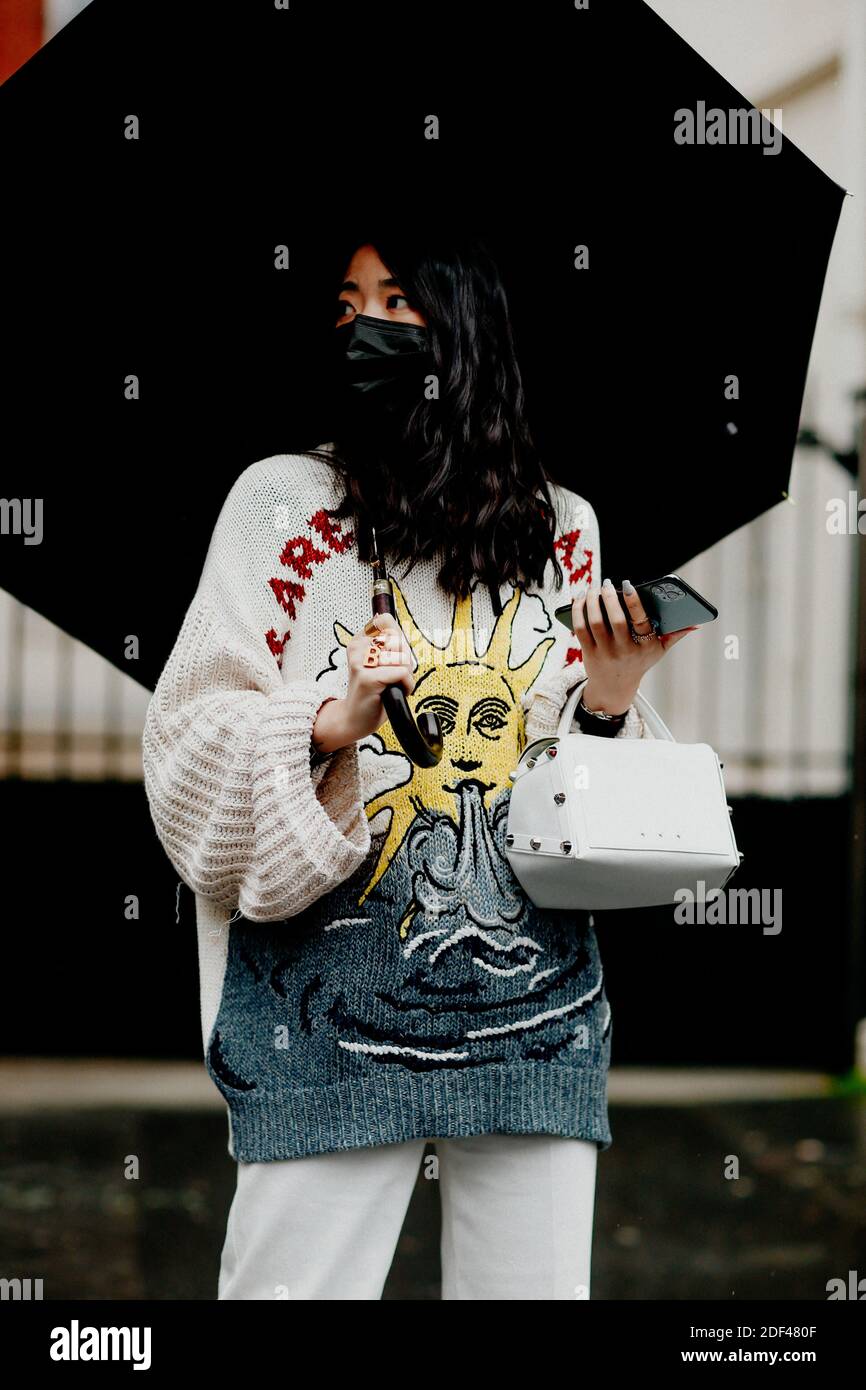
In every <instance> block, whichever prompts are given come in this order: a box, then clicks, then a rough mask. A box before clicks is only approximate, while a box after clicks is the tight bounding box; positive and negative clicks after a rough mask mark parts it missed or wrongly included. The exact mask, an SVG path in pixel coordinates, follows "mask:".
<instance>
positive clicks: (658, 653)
mask: <svg viewBox="0 0 866 1390" xmlns="http://www.w3.org/2000/svg"><path fill="white" fill-rule="evenodd" d="M623 599H624V601H625V607H623V604H622V602H621V601H620V597H619V594H618V593H617V592H616V589H615V588H614V587H613V585H612V584H611V582H610V580H609V579H606V580H605V581H604V584H603V585H602V586H601V588H599V586H598V585H597V584H596V585H593V586H592V588H591V589H590V591H589V593H588V594H587V595H586V597H585V598H583V599H577V598H576V599H575V600H574V602H573V603H572V605H571V622H572V630H573V632H574V635H575V637H577V639H578V641H579V642H580V650H581V654H582V656H583V664H584V667H585V669H586V674H587V677H588V679H587V682H586V685H585V686H584V693H583V703H584V704H585V705H586V708H587V709H598V710H603V711H604V713H605V714H624V713H625V711H626V710H627V709H628V707H629V705H630V704H632V702H633V700H634V697H635V695H636V694H637V691H638V686H639V685H640V683H641V680H642V679H643V676H644V674H645V673H646V672H647V671H648V670H649V669H650V667H651V666H655V664H656V662H657V661H661V659H662V657H663V656H664V654H665V652H666V651H668V649H669V648H670V647H672V646H673V645H674V644H675V643H676V642H679V641H680V639H681V638H683V637H685V635H686V633H687V632H694V631H696V628H695V627H683V628H680V629H679V631H677V632H668V633H666V634H665V635H664V636H659V635H658V634H656V636H654V637H652V638H650V640H649V641H647V642H635V641H634V639H633V638H632V635H631V630H632V627H633V628H634V630H635V632H636V633H637V634H638V635H639V636H640V635H643V634H644V633H649V632H652V631H653V626H652V623H651V622H650V620H649V618H648V617H647V615H646V611H645V609H644V606H643V604H642V603H641V601H640V595H639V594H638V592H637V590H636V589H635V588H633V586H632V585H631V584H630V583H629V581H628V580H627V579H624V580H623ZM602 610H604V613H606V614H607V617H608V619H609V622H610V627H611V630H610V631H608V628H607V627H606V626H605V621H604V616H603V611H602Z"/></svg>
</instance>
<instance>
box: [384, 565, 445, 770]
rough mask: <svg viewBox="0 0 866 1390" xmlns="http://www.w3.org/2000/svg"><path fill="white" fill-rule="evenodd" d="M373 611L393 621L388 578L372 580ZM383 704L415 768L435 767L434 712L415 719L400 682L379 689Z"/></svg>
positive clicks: (439, 742) (438, 737) (438, 736)
mask: <svg viewBox="0 0 866 1390" xmlns="http://www.w3.org/2000/svg"><path fill="white" fill-rule="evenodd" d="M373 612H374V614H375V613H390V614H391V617H392V618H394V620H395V621H396V619H397V612H396V607H395V604H394V591H393V589H392V588H391V581H390V579H377V580H376V582H375V583H374V586H373ZM382 704H383V705H384V707H385V713H386V714H387V716H388V722H389V723H390V725H391V728H392V729H393V730H394V733H395V734H396V736H397V740H398V742H399V744H400V746H401V748H402V749H403V752H404V753H405V754H406V757H407V758H410V759H411V761H412V762H413V763H415V764H416V766H417V767H435V766H436V764H437V763H438V762H439V760H440V758H441V757H442V753H443V737H442V729H441V728H440V725H439V720H438V719H437V718H436V715H435V714H433V713H432V712H431V711H429V710H425V711H424V712H422V713H421V714H419V716H418V718H417V720H416V718H415V716H414V715H413V713H412V711H411V709H410V708H409V701H408V700H407V699H406V692H405V690H404V689H403V687H402V686H400V685H387V686H386V687H385V689H384V690H383V691H382Z"/></svg>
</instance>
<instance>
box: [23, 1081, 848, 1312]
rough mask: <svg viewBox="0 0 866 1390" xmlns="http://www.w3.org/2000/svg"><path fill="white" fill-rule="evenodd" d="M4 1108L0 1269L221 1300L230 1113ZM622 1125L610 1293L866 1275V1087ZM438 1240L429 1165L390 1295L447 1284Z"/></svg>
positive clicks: (96, 1295)
mask: <svg viewBox="0 0 866 1390" xmlns="http://www.w3.org/2000/svg"><path fill="white" fill-rule="evenodd" d="M5 1111H6V1113H2V1114H0V1152H2V1166H0V1259H2V1269H0V1275H2V1276H5V1277H7V1278H9V1277H14V1276H15V1275H19V1276H21V1277H28V1276H29V1277H31V1278H42V1279H44V1297H45V1298H46V1299H137V1298H141V1299H204V1300H209V1299H213V1298H215V1292H216V1277H217V1270H218V1266H219V1257H220V1250H221V1247H222V1241H223V1234H224V1230H225V1220H226V1216H227V1213H228V1208H229V1204H230V1202H231V1197H232V1192H233V1190H234V1174H235V1167H234V1164H233V1162H232V1160H231V1158H230V1157H229V1155H228V1152H227V1150H226V1121H225V1116H224V1113H223V1111H222V1110H220V1109H213V1108H201V1109H194V1108H189V1107H184V1106H183V1105H170V1106H167V1107H166V1108H160V1106H159V1103H158V1099H157V1100H154V1099H153V1098H152V1099H151V1102H150V1104H149V1105H148V1106H147V1107H140V1108H135V1109H131V1108H128V1107H127V1108H124V1107H120V1106H113V1105H112V1106H108V1107H106V1108H90V1109H88V1108H75V1109H64V1108H60V1107H58V1106H55V1107H53V1108H46V1109H37V1110H30V1111H25V1110H24V1109H21V1110H18V1111H16V1110H15V1107H14V1104H13V1105H12V1106H11V1108H10V1106H9V1104H8V1099H7V1105H6V1106H5ZM610 1123H611V1130H612V1133H613V1139H614V1142H613V1146H612V1148H611V1149H609V1150H608V1151H607V1152H606V1153H603V1154H600V1155H599V1163H598V1187H597V1198H596V1214H595V1238H594V1245H593V1288H592V1294H593V1298H594V1299H678V1300H680V1299H686V1300H691V1299H726V1300H730V1299H758V1300H789V1299H806V1300H821V1301H824V1300H826V1298H827V1291H826V1286H827V1281H828V1280H829V1279H832V1278H844V1279H846V1280H847V1278H848V1271H849V1270H859V1271H860V1275H861V1276H863V1275H866V1098H864V1096H863V1095H860V1096H856V1095H855V1096H852V1097H848V1098H821V1097H807V1098H799V1099H779V1100H774V1101H767V1100H761V1101H755V1100H748V1101H725V1102H719V1101H717V1100H708V1101H707V1102H706V1103H702V1102H701V1101H700V1099H695V1098H694V1097H693V1098H692V1099H691V1100H690V1102H689V1103H687V1104H681V1105H670V1104H668V1105H658V1104H656V1105H640V1104H633V1103H631V1104H619V1105H617V1104H613V1103H612V1104H611V1107H610ZM429 1147H430V1151H432V1148H433V1146H432V1145H431V1146H429ZM136 1161H137V1163H138V1172H139V1176H138V1177H137V1178H133V1179H130V1178H128V1177H126V1176H125V1172H127V1171H129V1170H130V1165H131V1164H132V1163H134V1162H136ZM737 1171H738V1173H739V1176H737V1177H727V1176H726V1173H732V1172H737ZM438 1240H439V1206H438V1193H437V1184H436V1182H435V1181H431V1180H429V1179H425V1177H424V1176H423V1167H419V1178H418V1183H417V1186H416V1190H415V1194H414V1197H413V1200H412V1204H411V1206H410V1210H409V1213H408V1216H407V1219H406V1222H405V1225H404V1229H403V1233H402V1236H401V1238H400V1242H399V1245H398V1248H397V1251H396V1254H395V1259H394V1263H393V1266H392V1269H391V1273H390V1275H389V1278H388V1281H387V1284H386V1288H385V1295H384V1296H385V1298H386V1299H400V1300H408V1299H432V1300H437V1299H438V1298H439V1252H438Z"/></svg>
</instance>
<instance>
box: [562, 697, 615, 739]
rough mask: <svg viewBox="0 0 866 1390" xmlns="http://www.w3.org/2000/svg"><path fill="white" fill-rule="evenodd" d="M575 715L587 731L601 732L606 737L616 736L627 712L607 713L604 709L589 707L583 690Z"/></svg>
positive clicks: (582, 727)
mask: <svg viewBox="0 0 866 1390" xmlns="http://www.w3.org/2000/svg"><path fill="white" fill-rule="evenodd" d="M574 717H575V719H576V720H577V723H578V724H579V725H580V727H581V729H582V730H583V731H584V732H585V733H589V734H600V735H602V737H604V738H615V737H616V735H617V734H618V733H619V731H620V729H621V728H622V726H623V724H624V723H625V718H626V716H625V714H606V713H605V712H604V710H595V709H587V707H586V705H585V704H584V703H583V691H581V692H580V695H579V696H578V700H577V704H576V706H575V710H574Z"/></svg>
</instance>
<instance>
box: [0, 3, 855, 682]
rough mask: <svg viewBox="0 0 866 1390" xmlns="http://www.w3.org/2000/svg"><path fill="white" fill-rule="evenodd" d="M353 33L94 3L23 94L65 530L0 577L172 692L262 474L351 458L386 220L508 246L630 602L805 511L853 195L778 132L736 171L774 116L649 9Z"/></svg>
mask: <svg viewBox="0 0 866 1390" xmlns="http://www.w3.org/2000/svg"><path fill="white" fill-rule="evenodd" d="M357 18H358V14H357V10H356V9H355V8H350V7H344V6H339V5H336V4H329V3H326V2H325V0H319V3H317V4H316V5H315V6H311V7H309V8H307V9H305V8H303V7H301V6H292V7H291V8H290V9H289V10H277V9H275V8H273V7H271V8H270V9H269V8H268V7H267V6H263V7H249V8H248V9H247V10H243V11H242V10H240V9H237V8H235V9H234V11H233V13H232V14H231V15H230V16H223V14H222V13H221V12H220V11H219V10H217V11H216V12H211V11H210V10H209V11H208V13H207V19H206V21H204V20H203V19H202V17H201V15H200V14H199V13H198V12H196V13H195V14H194V15H193V14H191V15H189V16H184V15H183V14H182V13H180V12H178V10H177V8H176V7H172V6H169V5H163V4H150V5H147V6H139V7H134V6H117V5H113V4H111V3H109V0H95V3H93V4H91V5H90V6H89V7H88V8H87V9H85V10H84V11H83V12H82V13H81V14H80V15H79V16H78V17H77V18H76V19H75V20H74V21H73V22H72V23H71V24H70V25H69V26H68V27H67V28H66V29H65V30H63V31H61V33H60V34H59V35H57V37H56V38H55V39H53V40H52V42H51V43H49V44H48V45H47V46H46V47H45V48H44V49H43V50H42V51H41V52H40V53H39V54H37V55H36V57H34V58H33V59H32V60H31V62H29V63H27V64H26V65H25V66H24V67H23V68H21V69H20V70H19V71H18V72H16V73H15V74H14V75H13V76H12V78H10V79H9V81H8V82H7V83H6V84H5V86H4V88H3V89H2V92H0V122H2V132H3V138H4V144H5V145H6V146H7V151H6V155H7V157H6V160H5V163H6V172H5V174H4V184H5V193H6V206H7V218H6V226H5V229H4V236H5V239H6V248H5V256H4V261H5V264H6V265H7V266H12V267H13V268H14V273H13V279H14V284H13V285H12V287H11V290H10V291H9V300H8V303H7V305H6V310H7V312H6V315H5V329H6V343H7V345H11V346H12V347H13V349H14V355H13V363H12V370H11V371H10V372H9V373H8V374H7V376H6V379H5V384H4V401H3V409H4V419H5V424H6V437H7V442H6V451H5V452H6V467H5V469H4V485H3V492H4V494H5V495H6V496H7V497H9V498H33V497H40V498H42V499H43V507H44V538H43V540H42V543H41V544H40V545H38V546H29V547H28V546H25V545H24V544H23V541H22V539H21V538H20V537H16V536H4V537H3V538H2V545H0V566H2V568H0V583H2V584H3V585H4V586H5V587H6V588H7V589H9V590H10V591H11V592H12V593H14V594H16V595H18V596H19V597H20V598H22V599H23V600H25V601H26V602H28V603H29V604H31V605H32V606H33V607H35V608H37V609H38V610H40V611H42V612H43V613H44V614H46V615H47V616H48V617H49V618H51V619H53V620H54V621H56V622H58V623H60V624H61V625H62V626H63V627H64V628H65V629H66V630H67V631H69V632H71V633H73V634H74V635H76V636H78V637H80V638H82V639H83V640H84V641H85V642H87V643H88V644H90V645H91V646H92V647H94V648H96V649H97V650H99V651H100V652H102V653H104V654H105V655H106V656H107V657H108V658H109V659H110V660H112V661H114V662H116V663H117V664H118V665H119V666H121V667H122V669H124V670H127V671H128V670H130V669H131V668H130V664H129V663H128V662H127V661H126V660H125V657H124V644H125V641H126V638H127V636H128V635H129V634H136V635H137V636H138V638H139V640H140V643H141V649H140V659H139V661H138V662H137V663H136V664H135V667H134V673H135V674H136V675H137V676H138V678H139V679H140V680H142V681H143V682H144V683H145V684H147V685H151V686H152V685H153V683H154V682H155V680H156V677H157V676H158V674H159V671H160V669H161V667H162V665H163V663H164V661H165V658H166V656H167V654H168V651H169V649H170V646H171V644H172V642H173V640H174V637H175V635H176V633H177V630H178V628H179V625H180V621H181V618H182V615H183V612H184V610H185V607H186V605H187V604H188V602H189V600H190V598H191V596H192V592H193V590H194V587H195V584H196V581H197V578H198V575H199V572H200V570H201V565H202V562H203V559H204V553H205V550H206V547H207V542H208V539H209V536H210V533H211V530H212V527H213V523H214V521H215V519H216V515H217V513H218V511H219V508H220V506H221V505H222V501H223V499H224V498H225V495H226V493H227V491H228V489H229V487H230V485H231V483H232V481H233V479H234V478H235V477H236V476H237V475H238V474H239V473H240V472H241V471H242V469H243V468H244V467H245V466H246V465H247V464H248V463H250V462H252V461H253V460H254V459H256V458H260V457H262V456H264V455H266V454H270V453H278V452H287V451H291V450H294V449H297V448H305V447H310V446H314V445H316V444H319V443H323V442H325V440H326V438H327V432H326V430H325V426H324V418H325V417H324V416H323V414H322V394H321V387H322V364H323V362H324V361H325V360H326V356H325V354H326V348H327V340H328V338H329V335H330V332H331V331H332V329H331V322H332V320H331V317H330V315H331V312H332V305H331V303H330V300H329V293H330V290H331V281H330V280H329V278H328V277H329V276H330V274H331V271H332V268H333V263H334V257H335V255H337V254H339V253H340V248H341V247H345V246H346V245H350V243H351V235H352V231H353V228H355V227H358V228H360V227H362V226H365V225H367V219H368V217H370V216H372V215H375V216H378V217H382V216H383V215H387V214H388V212H389V210H391V211H393V212H395V213H399V214H400V216H405V215H407V214H408V215H410V216H412V217H414V218H416V219H420V220H421V222H422V223H423V222H424V221H425V220H426V219H429V220H430V221H431V222H435V223H436V224H437V225H442V224H445V225H451V226H453V227H454V228H456V229H458V230H472V231H475V232H480V233H481V234H482V235H484V236H485V237H486V238H487V240H488V242H489V243H490V245H491V248H492V249H493V251H494V253H495V254H496V255H497V257H498V259H499V261H500V264H501V266H502V268H503V272H504V275H505V278H506V283H507V286H508V290H509V295H510V301H511V305H512V311H513V318H514V325H515V333H516V339H517V346H518V351H519V354H520V361H521V367H522V370H523V374H524V378H525V383H526V388H527V397H528V406H529V411H530V419H531V425H532V428H533V432H534V434H535V437H536V440H537V442H538V443H539V445H540V448H541V450H542V455H543V458H544V461H545V463H546V464H547V467H548V468H549V470H550V471H551V472H552V474H553V475H554V477H555V478H556V479H557V480H558V481H561V482H563V483H565V484H567V485H568V486H570V487H572V488H574V489H576V490H577V491H579V492H581V493H582V494H583V495H584V496H586V497H588V498H589V500H590V501H591V502H592V503H593V505H594V506H595V508H596V510H597V512H598V515H599V519H600V524H601V529H602V536H603V544H604V552H605V569H606V571H607V573H609V574H610V575H611V577H613V578H615V579H616V578H618V577H619V576H621V575H622V574H628V575H630V576H631V577H632V578H633V579H635V578H650V577H653V576H655V575H657V574H660V573H662V572H663V571H665V570H669V569H672V568H676V567H677V566H678V565H680V564H681V563H683V562H684V561H685V560H687V559H688V558H690V557H691V556H693V555H695V554H697V553H699V552H700V551H702V550H703V549H705V548H706V547H707V546H709V545H711V544H712V543H714V542H715V541H717V540H718V539H719V538H720V537H722V536H723V535H725V534H727V533H728V532H730V531H731V530H733V529H735V528H736V527H738V526H741V525H743V524H744V523H745V522H748V521H749V520H751V519H752V518H753V517H755V516H756V515H758V514H759V513H760V512H762V511H763V510H765V509H766V508H768V507H770V506H772V505H774V504H775V503H776V502H778V501H779V500H780V499H781V498H782V497H783V496H784V494H785V492H786V490H787V485H788V477H789V470H790V464H791V458H792V453H793V448H794V443H795V439H796V434H797V426H798V418H799V410H800V403H801V397H802V391H803V386H804V381H805V375H806V368H807V363H808V358H809V352H810V347H811V341H812V334H813V330H814V325H815V319H816V315H817V311H818V305H819V299H820V293H821V288H822V284H823V279H824V274H825V269H826V264H827V259H828V256H829V252H830V247H831V243H832V239H833V235H834V232H835V228H836V225H837V221H838V217H839V213H840V209H841V205H842V201H843V198H844V190H843V189H841V188H839V187H838V186H837V185H836V184H835V183H833V182H832V181H831V180H830V179H829V178H827V177H826V176H825V175H824V174H823V173H822V172H821V171H820V170H819V169H818V168H816V167H815V166H814V165H813V164H812V163H811V162H810V160H809V159H807V158H806V156H805V155H803V154H802V153H801V152H800V151H799V150H798V149H796V147H794V146H793V145H792V144H791V142H790V141H789V140H787V139H783V140H781V143H780V146H779V148H778V149H777V150H776V151H775V152H773V153H767V152H765V151H766V150H767V149H772V148H774V146H773V144H772V143H771V142H773V141H774V140H775V133H774V131H773V129H772V127H771V126H770V124H769V123H768V122H766V121H763V122H762V121H761V120H760V119H758V120H757V121H755V120H754V119H753V123H752V137H751V142H750V141H749V140H748V139H746V140H743V139H742V138H741V141H740V143H736V142H735V140H734V135H735V133H736V131H737V130H738V129H739V130H741V132H744V131H745V130H746V126H745V125H743V126H739V125H738V123H737V122H738V120H740V119H742V118H741V117H738V116H737V114H736V113H738V112H742V113H744V115H745V114H746V113H748V112H749V111H750V110H751V108H750V103H749V102H748V100H747V99H746V98H745V97H744V96H742V95H741V94H740V93H738V92H736V91H735V90H734V89H733V88H732V87H731V86H730V85H729V84H728V83H727V82H726V81H725V80H724V79H723V78H722V77H720V76H719V74H718V73H716V72H715V71H714V70H713V69H712V67H710V66H709V65H708V64H707V63H706V62H705V61H704V60H703V59H702V58H700V57H699V56H698V55H697V54H696V53H695V52H694V51H693V50H692V49H691V48H690V47H689V46H688V45H687V44H686V43H685V42H684V41H683V40H681V39H680V38H679V37H678V36H677V35H676V34H675V33H674V32H673V31H672V30H671V29H670V28H669V27H668V26H667V25H666V24H665V23H663V21H662V20H660V19H659V18H658V16H657V15H656V14H655V13H654V12H653V11H652V10H650V9H649V8H648V6H646V5H645V4H643V3H641V2H640V0H606V3H604V0H593V3H592V4H591V6H590V7H589V9H588V10H584V11H581V10H578V9H576V8H575V7H573V6H568V5H562V6H557V7H554V6H548V7H545V9H544V10H543V11H541V12H540V13H538V14H535V13H533V14H532V15H531V16H530V15H529V14H528V13H524V12H522V11H516V12H508V11H506V10H505V9H504V8H502V9H501V8H499V7H496V8H495V9H491V8H488V7H472V6H470V7H464V6H461V5H456V4H452V3H443V4H440V5H438V6H437V7H436V9H435V13H434V15H433V16H432V17H431V20H430V23H429V25H427V26H426V27H425V28H424V29H423V32H422V33H416V34H413V35H408V34H407V33H406V31H405V25H406V8H405V6H395V5H393V4H388V3H371V4H370V5H368V6H366V7H365V9H364V23H363V26H362V29H361V31H359V27H358V23H357ZM187 23H190V26H191V27H190V28H189V29H188V30H187V29H186V28H185V27H184V26H185V25H186V24H187ZM682 112H691V113H692V121H693V129H692V130H691V131H688V130H687V123H686V118H685V117H683V116H682V115H679V116H678V114H677V113H682ZM713 112H719V113H721V115H722V116H723V118H724V119H723V120H721V121H720V120H719V119H717V118H716V117H714V116H713V115H712V113H713ZM13 129H14V143H13V142H12V132H13ZM710 129H712V131H713V137H712V139H713V141H714V142H713V143H710V140H709V139H708V135H709V132H710ZM678 131H680V132H683V131H685V132H686V134H687V135H690V136H691V140H692V141H693V143H679V142H678V139H677V138H676V137H677V132H678ZM719 134H722V135H724V136H725V143H719V142H717V141H715V137H716V136H717V135H719ZM431 137H435V138H431ZM281 248H285V250H282V249H281ZM579 248H586V250H585V251H583V250H580V249H579ZM286 261H287V263H288V268H287V269H282V268H278V267H280V266H281V265H283V264H285V263H286ZM576 262H578V263H580V264H581V265H584V264H585V266H586V268H577V266H576V264H575V263H576ZM13 440H14V443H13V442H12V441H13ZM710 597H712V596H710Z"/></svg>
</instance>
